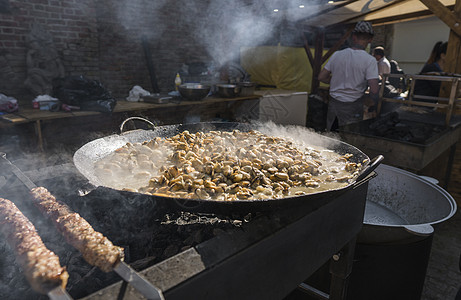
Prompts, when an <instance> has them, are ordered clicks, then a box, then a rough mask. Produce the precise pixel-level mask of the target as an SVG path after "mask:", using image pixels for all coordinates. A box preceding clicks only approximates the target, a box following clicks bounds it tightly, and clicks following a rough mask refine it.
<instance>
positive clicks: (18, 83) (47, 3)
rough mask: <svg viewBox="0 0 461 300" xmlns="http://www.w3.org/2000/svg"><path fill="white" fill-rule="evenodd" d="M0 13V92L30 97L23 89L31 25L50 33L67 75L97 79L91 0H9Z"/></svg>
mask: <svg viewBox="0 0 461 300" xmlns="http://www.w3.org/2000/svg"><path fill="white" fill-rule="evenodd" d="M9 7H10V9H9V10H8V11H7V12H4V13H1V14H0V70H2V71H3V72H2V73H1V74H0V82H1V83H0V93H4V94H7V95H10V96H14V97H16V98H17V99H18V100H19V101H20V103H25V102H27V103H30V102H29V101H30V100H31V99H32V98H33V97H34V95H32V94H30V93H29V92H28V91H27V90H26V89H25V88H24V84H23V83H24V80H25V78H26V37H27V35H28V34H29V32H30V29H31V28H32V26H33V24H40V25H41V26H42V27H43V28H44V29H46V30H47V32H49V33H50V34H51V35H52V36H53V42H54V46H55V47H56V49H57V50H58V53H59V54H60V56H61V58H62V62H63V64H64V67H65V69H66V71H67V74H69V75H70V74H85V75H88V76H92V77H95V78H97V77H98V76H99V74H98V69H99V66H98V39H97V38H98V37H97V26H96V17H95V16H96V14H95V9H94V4H93V1H92V0H78V1H77V0H60V1H57V0H28V1H9Z"/></svg>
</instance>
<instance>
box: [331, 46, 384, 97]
mask: <svg viewBox="0 0 461 300" xmlns="http://www.w3.org/2000/svg"><path fill="white" fill-rule="evenodd" d="M325 69H326V70H328V71H330V72H331V81H330V95H331V96H332V97H333V98H335V99H336V100H338V101H342V102H353V101H355V100H357V99H359V98H360V97H362V96H363V94H364V92H365V90H366V89H367V85H368V82H367V81H368V80H369V79H378V64H377V63H376V59H375V58H374V57H373V56H371V55H370V54H368V53H367V52H366V51H365V50H354V49H352V48H346V49H343V50H340V51H336V52H335V53H333V55H332V56H331V58H330V59H329V60H328V62H327V63H326V65H325Z"/></svg>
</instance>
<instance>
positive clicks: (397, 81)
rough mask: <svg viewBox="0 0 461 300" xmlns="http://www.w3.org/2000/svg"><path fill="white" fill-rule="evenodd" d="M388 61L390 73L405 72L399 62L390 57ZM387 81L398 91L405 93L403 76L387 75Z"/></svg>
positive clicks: (402, 73)
mask: <svg viewBox="0 0 461 300" xmlns="http://www.w3.org/2000/svg"><path fill="white" fill-rule="evenodd" d="M389 63H390V64H391V74H401V75H404V74H405V72H404V71H403V70H402V69H401V68H400V67H399V64H398V63H397V62H396V61H395V60H393V59H391V60H390V61H389ZM389 83H390V84H391V85H392V86H393V87H395V88H396V89H397V90H398V91H399V93H405V91H406V90H407V84H406V80H405V78H397V77H389Z"/></svg>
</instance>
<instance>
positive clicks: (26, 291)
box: [0, 178, 252, 299]
mask: <svg viewBox="0 0 461 300" xmlns="http://www.w3.org/2000/svg"><path fill="white" fill-rule="evenodd" d="M62 180H66V181H69V180H70V179H69V178H66V179H62ZM70 181H72V180H70ZM73 182H74V184H75V185H77V186H78V185H79V184H81V183H82V182H81V181H79V178H74V179H73ZM37 183H38V184H39V185H43V186H46V187H48V188H49V190H50V192H52V193H53V194H54V195H55V196H56V197H57V199H58V200H60V201H63V202H65V203H66V204H68V205H69V206H70V207H71V208H72V209H73V210H75V211H76V212H78V213H79V214H80V215H81V216H82V217H84V218H85V219H86V220H88V222H89V223H90V224H91V225H92V226H93V227H94V229H95V230H97V231H100V232H102V233H103V234H104V235H105V236H107V237H108V238H109V239H110V240H111V241H112V242H113V243H114V244H115V245H118V246H121V247H124V248H125V255H126V257H125V261H126V262H127V263H128V264H130V265H131V266H132V267H133V268H134V269H135V270H138V271H140V270H143V269H145V268H148V267H150V266H152V265H154V264H156V263H158V262H161V261H163V260H165V259H167V258H170V257H172V256H174V255H176V254H178V253H180V252H182V251H184V250H186V249H188V248H190V247H194V246H196V245H198V244H200V243H202V242H204V241H207V240H209V239H211V238H213V237H215V236H217V235H220V234H222V233H224V232H228V231H234V230H241V226H242V224H243V223H245V222H249V221H250V220H251V218H252V215H247V216H244V217H241V218H237V217H235V218H234V216H231V217H223V216H216V215H213V214H195V213H190V212H181V211H178V212H174V213H159V212H158V207H156V206H155V205H154V204H153V203H152V202H151V201H148V199H146V198H143V197H140V198H133V199H127V198H126V197H124V196H123V195H121V194H120V193H116V192H114V193H111V192H109V191H107V190H99V191H94V192H92V193H91V194H89V195H88V197H80V196H78V193H77V190H76V188H75V187H72V188H69V186H68V185H66V184H63V182H62V181H59V180H56V179H53V180H45V181H41V182H37ZM64 186H67V188H65V189H63V187H64ZM2 196H3V197H5V198H10V200H12V201H14V202H15V203H16V204H17V205H18V207H19V208H20V209H21V211H23V213H24V214H25V215H26V216H27V217H28V218H29V219H30V220H31V222H32V223H33V224H34V225H35V226H36V228H37V230H38V231H39V234H40V236H41V237H42V239H43V241H44V243H45V244H46V245H47V247H48V248H49V249H50V250H52V251H54V252H55V253H56V254H57V255H58V256H59V257H60V262H61V265H63V266H66V268H67V271H68V273H69V275H70V277H69V282H68V285H67V290H68V292H69V294H70V295H71V296H72V297H73V298H81V297H85V296H87V295H89V294H91V293H94V292H96V291H99V290H101V289H102V288H104V287H106V286H109V285H111V284H113V283H115V282H117V281H120V280H121V278H120V277H119V276H118V275H117V274H116V273H115V272H110V273H104V272H102V271H100V270H99V269H98V268H95V267H93V266H91V265H89V264H88V263H86V262H85V261H84V260H83V258H82V256H81V254H80V253H79V252H78V251H77V250H75V249H74V248H72V247H71V246H69V245H68V244H67V243H66V241H65V239H64V238H63V237H62V236H61V235H60V234H59V233H58V232H57V231H56V230H55V229H54V226H53V224H52V223H51V221H49V220H46V219H44V218H43V216H42V215H41V213H40V212H38V210H37V209H36V208H35V207H34V206H33V205H32V203H31V202H29V201H27V199H29V198H28V197H29V191H28V190H27V189H26V188H24V187H22V188H21V186H20V185H15V188H14V190H9V191H7V190H2ZM25 200H26V201H25ZM0 269H1V270H2V271H1V272H0V299H48V297H47V296H43V295H40V294H38V293H36V292H34V291H33V290H32V289H31V288H30V286H29V284H28V282H27V281H26V280H25V277H24V274H23V273H22V270H21V268H20V266H19V265H18V264H17V263H16V261H15V257H14V253H13V251H12V250H11V249H10V248H9V247H8V245H7V244H6V242H5V241H4V239H3V238H1V239H0Z"/></svg>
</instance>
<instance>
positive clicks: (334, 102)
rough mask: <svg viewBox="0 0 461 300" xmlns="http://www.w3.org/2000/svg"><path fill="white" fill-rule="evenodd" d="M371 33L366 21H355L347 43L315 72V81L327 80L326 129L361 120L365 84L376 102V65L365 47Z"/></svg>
mask: <svg viewBox="0 0 461 300" xmlns="http://www.w3.org/2000/svg"><path fill="white" fill-rule="evenodd" d="M373 36H374V31H373V27H372V26H371V24H370V23H369V22H364V21H360V22H358V23H357V24H356V26H355V28H354V31H353V32H352V42H351V47H350V48H346V49H343V50H340V51H336V52H335V53H333V55H332V56H331V58H330V59H329V60H328V62H327V63H326V64H325V67H324V68H323V69H322V70H321V71H320V73H319V76H318V79H319V81H321V82H324V83H329V84H330V91H329V93H330V100H329V102H328V112H327V124H326V125H327V126H326V127H327V128H326V129H327V131H331V130H336V129H337V128H338V127H339V126H343V125H347V124H351V123H356V122H360V121H362V120H363V113H364V104H365V98H366V97H365V91H366V90H367V87H368V86H369V87H370V96H371V98H372V100H373V101H372V102H373V103H374V105H375V106H376V104H377V102H378V98H379V95H378V93H379V85H378V78H379V75H378V65H377V63H376V59H375V58H373V56H371V55H370V54H369V53H367V52H366V51H365V48H366V47H367V46H368V44H369V43H371V41H372V40H373ZM370 106H372V105H370Z"/></svg>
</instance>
